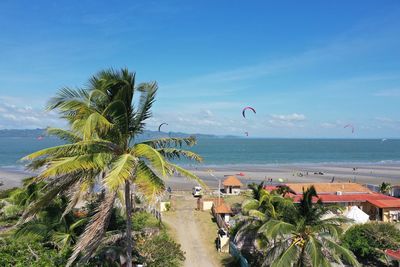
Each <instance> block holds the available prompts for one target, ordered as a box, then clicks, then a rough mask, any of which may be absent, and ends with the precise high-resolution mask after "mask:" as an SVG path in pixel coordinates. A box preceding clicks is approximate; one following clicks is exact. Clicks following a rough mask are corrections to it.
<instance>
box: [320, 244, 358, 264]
mask: <svg viewBox="0 0 400 267" xmlns="http://www.w3.org/2000/svg"><path fill="white" fill-rule="evenodd" d="M324 242H325V243H326V244H327V246H328V247H329V248H330V250H331V255H332V256H335V254H336V255H340V256H341V257H342V258H343V259H344V260H345V261H346V262H347V263H348V264H350V265H351V266H355V267H358V266H361V265H360V263H359V262H358V261H357V258H356V257H355V256H354V254H353V252H351V251H350V250H348V249H347V248H345V247H342V246H340V245H338V244H337V243H336V242H334V241H332V240H330V239H329V238H324Z"/></svg>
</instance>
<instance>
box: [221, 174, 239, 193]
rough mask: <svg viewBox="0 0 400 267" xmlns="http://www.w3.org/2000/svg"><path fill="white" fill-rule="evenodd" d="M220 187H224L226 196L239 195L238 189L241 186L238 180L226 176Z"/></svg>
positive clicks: (231, 176)
mask: <svg viewBox="0 0 400 267" xmlns="http://www.w3.org/2000/svg"><path fill="white" fill-rule="evenodd" d="M222 185H223V186H224V192H225V194H227V195H239V194H240V188H241V187H242V186H243V184H242V183H241V182H240V180H239V179H238V178H237V177H236V176H233V175H229V176H227V177H226V178H225V180H224V181H223V182H222Z"/></svg>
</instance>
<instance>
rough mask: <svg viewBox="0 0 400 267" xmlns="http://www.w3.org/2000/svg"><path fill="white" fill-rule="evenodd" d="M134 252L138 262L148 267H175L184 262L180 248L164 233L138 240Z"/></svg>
mask: <svg viewBox="0 0 400 267" xmlns="http://www.w3.org/2000/svg"><path fill="white" fill-rule="evenodd" d="M135 250H136V253H137V254H139V255H138V259H139V261H141V262H142V263H145V264H146V266H148V267H158V266H164V267H177V266H181V263H182V262H183V261H184V260H185V256H184V253H183V252H182V250H181V246H180V245H179V244H177V243H175V242H174V241H173V240H172V239H171V238H170V237H169V236H168V235H167V234H166V233H161V234H159V235H156V236H153V237H151V238H148V239H142V240H138V241H137V243H136V247H135Z"/></svg>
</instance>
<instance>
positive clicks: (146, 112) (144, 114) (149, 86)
mask: <svg viewBox="0 0 400 267" xmlns="http://www.w3.org/2000/svg"><path fill="white" fill-rule="evenodd" d="M157 89H158V86H157V83H155V82H153V83H142V84H140V85H139V86H138V90H139V91H140V92H141V96H140V100H139V106H138V108H137V110H136V113H135V115H134V117H133V120H132V125H131V126H130V131H131V132H133V133H135V134H137V133H141V132H142V131H143V128H144V126H145V123H144V121H145V120H147V119H148V118H150V117H151V107H152V105H153V103H154V101H155V96H156V93H157Z"/></svg>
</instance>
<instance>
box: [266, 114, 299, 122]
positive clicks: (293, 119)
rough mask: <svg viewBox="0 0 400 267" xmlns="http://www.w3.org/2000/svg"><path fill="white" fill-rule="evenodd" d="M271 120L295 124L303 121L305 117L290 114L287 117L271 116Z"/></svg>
mask: <svg viewBox="0 0 400 267" xmlns="http://www.w3.org/2000/svg"><path fill="white" fill-rule="evenodd" d="M271 117H272V118H273V120H278V121H284V122H297V121H305V120H306V116H305V115H304V114H298V113H292V114H287V115H276V114H274V115H271Z"/></svg>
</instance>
